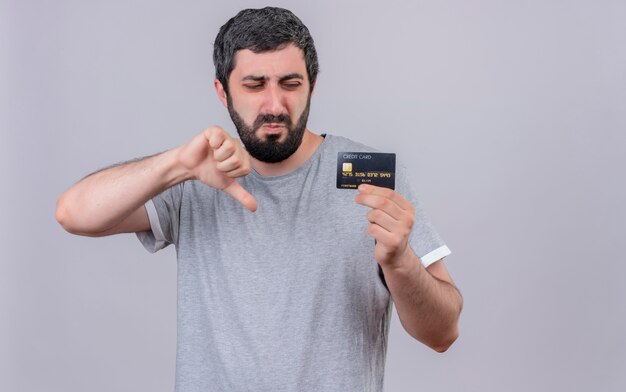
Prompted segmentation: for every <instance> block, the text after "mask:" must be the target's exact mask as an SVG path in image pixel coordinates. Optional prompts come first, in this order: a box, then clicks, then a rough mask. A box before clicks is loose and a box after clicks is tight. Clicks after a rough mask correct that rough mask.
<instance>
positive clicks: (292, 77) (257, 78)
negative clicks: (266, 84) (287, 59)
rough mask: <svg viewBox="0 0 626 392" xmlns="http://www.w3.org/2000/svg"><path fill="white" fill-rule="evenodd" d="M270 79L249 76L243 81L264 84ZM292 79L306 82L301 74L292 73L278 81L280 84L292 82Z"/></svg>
mask: <svg viewBox="0 0 626 392" xmlns="http://www.w3.org/2000/svg"><path fill="white" fill-rule="evenodd" d="M268 79H269V78H268V77H267V76H259V75H247V76H244V77H243V78H242V79H241V81H242V82H243V81H245V80H251V81H253V82H263V81H265V80H268ZM291 79H301V80H304V76H303V75H302V74H299V73H295V72H294V73H290V74H287V75H285V76H281V77H280V79H278V81H279V82H284V81H285V80H291Z"/></svg>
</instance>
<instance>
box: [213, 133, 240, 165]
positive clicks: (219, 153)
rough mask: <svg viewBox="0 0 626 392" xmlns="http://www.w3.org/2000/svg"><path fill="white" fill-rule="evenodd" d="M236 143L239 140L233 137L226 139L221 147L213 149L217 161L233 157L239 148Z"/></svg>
mask: <svg viewBox="0 0 626 392" xmlns="http://www.w3.org/2000/svg"><path fill="white" fill-rule="evenodd" d="M235 143H237V142H236V141H235V140H233V139H230V138H228V139H225V140H224V141H223V142H222V144H221V145H220V146H219V148H217V149H215V150H213V158H214V159H215V160H216V161H218V162H220V161H224V160H226V159H228V158H230V157H232V156H233V154H235V151H236V149H237V146H236V144H235Z"/></svg>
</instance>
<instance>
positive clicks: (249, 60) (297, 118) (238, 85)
mask: <svg viewBox="0 0 626 392" xmlns="http://www.w3.org/2000/svg"><path fill="white" fill-rule="evenodd" d="M213 57H214V62H215V67H216V80H215V89H216V91H217V94H218V96H219V98H220V100H221V101H222V103H223V104H224V106H225V107H226V108H227V109H228V111H229V113H230V115H231V118H232V120H233V122H234V124H235V126H236V128H237V131H238V133H239V136H240V138H241V142H242V143H243V145H244V146H245V149H244V148H243V147H242V145H241V144H240V143H239V141H238V140H236V139H233V138H232V137H231V136H230V135H229V134H228V133H226V132H225V131H224V130H223V129H222V128H220V127H217V126H212V127H209V128H207V129H206V130H204V131H203V132H202V133H200V134H198V135H197V136H195V137H194V138H193V139H192V140H190V141H189V142H188V143H186V144H184V145H182V146H180V147H177V148H173V149H171V150H169V151H166V152H164V153H161V154H158V155H155V156H152V157H148V158H145V159H141V160H138V161H133V162H129V163H125V164H121V165H118V166H115V167H112V168H109V169H106V170H103V171H100V172H97V173H95V174H92V175H90V176H88V177H86V178H84V179H83V180H81V181H80V182H79V183H77V184H75V185H74V186H72V187H71V188H70V189H69V190H67V191H66V192H65V193H64V194H63V195H61V197H60V198H59V201H58V205H57V220H58V221H59V222H60V223H61V225H63V227H64V228H65V229H66V230H68V231H69V232H71V233H75V234H80V235H87V236H105V235H111V234H115V233H132V232H136V233H137V235H138V237H139V239H140V240H141V241H142V243H143V244H144V246H145V247H146V248H147V249H148V250H150V251H152V252H154V251H156V250H158V249H161V248H163V247H165V246H167V245H169V244H175V246H176V250H177V258H178V349H177V367H176V390H177V391H208V390H219V391H242V390H250V391H380V390H381V389H382V385H383V373H384V361H385V354H386V344H387V334H388V328H389V320H390V311H391V302H390V297H391V298H393V302H394V303H395V304H396V308H397V311H398V314H399V316H400V320H401V321H402V325H403V326H404V328H405V329H406V330H407V332H408V333H409V334H411V336H413V337H414V338H416V339H418V340H419V341H421V342H423V343H425V344H426V345H428V346H430V347H432V348H433V349H435V350H437V351H445V350H446V349H447V348H448V347H449V346H450V345H451V344H452V342H453V341H454V340H455V339H456V337H457V335H458V332H457V322H458V317H459V313H460V311H461V304H462V300H461V296H460V295H459V292H458V290H457V289H456V288H455V286H454V284H453V283H452V280H451V278H450V276H449V274H448V272H447V270H446V268H445V266H444V264H443V261H442V258H443V257H445V256H446V255H448V254H449V250H448V248H447V247H446V246H445V245H444V244H443V242H442V241H441V239H440V238H439V237H438V235H437V234H436V233H435V231H434V230H433V229H432V227H431V226H430V224H429V223H428V221H427V220H426V219H425V218H424V216H423V214H422V212H421V210H420V209H419V207H418V205H417V204H416V203H417V200H416V199H415V196H414V195H413V193H412V192H411V190H410V188H409V185H408V183H407V179H406V174H405V173H404V171H403V170H402V168H399V169H398V172H397V179H396V191H392V190H390V189H386V188H379V187H375V186H364V185H362V186H361V187H359V189H358V191H357V192H355V191H350V190H342V189H337V188H336V187H335V174H336V171H335V170H336V162H337V161H336V159H337V153H338V152H339V151H372V150H371V149H370V148H368V147H366V146H364V145H361V144H358V143H355V142H352V141H350V140H348V139H345V138H341V137H337V136H332V135H317V134H315V133H313V132H311V131H310V130H308V129H307V128H306V123H307V117H308V114H309V105H310V100H311V96H312V93H313V91H314V87H315V81H316V76H317V72H318V63H317V55H316V52H315V47H314V45H313V39H312V38H311V36H310V34H309V31H308V29H307V28H306V27H305V26H304V25H303V24H302V22H301V21H300V20H299V19H298V18H297V17H296V16H295V15H293V14H292V13H291V12H289V11H287V10H284V9H280V8H269V7H268V8H264V9H260V10H244V11H241V12H240V13H239V14H237V15H236V16H235V17H234V18H232V19H231V20H229V21H228V22H227V23H226V24H225V25H224V26H222V28H221V29H220V31H219V34H218V36H217V38H216V41H215V48H214V56H213Z"/></svg>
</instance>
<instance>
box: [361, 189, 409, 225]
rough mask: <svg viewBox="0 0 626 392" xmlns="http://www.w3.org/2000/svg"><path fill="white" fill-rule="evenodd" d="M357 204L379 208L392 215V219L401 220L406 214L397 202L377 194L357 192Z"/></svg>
mask: <svg viewBox="0 0 626 392" xmlns="http://www.w3.org/2000/svg"><path fill="white" fill-rule="evenodd" d="M355 200H356V202H357V203H358V204H361V205H363V206H366V207H370V208H373V209H379V210H382V211H384V212H385V213H387V214H388V215H390V216H391V217H393V218H394V219H398V220H402V219H404V217H405V215H406V214H407V212H408V211H407V210H404V209H402V208H400V206H399V205H398V204H396V203H395V202H393V201H392V200H391V199H388V198H385V197H383V196H379V195H373V194H363V193H359V194H358V195H356V198H355Z"/></svg>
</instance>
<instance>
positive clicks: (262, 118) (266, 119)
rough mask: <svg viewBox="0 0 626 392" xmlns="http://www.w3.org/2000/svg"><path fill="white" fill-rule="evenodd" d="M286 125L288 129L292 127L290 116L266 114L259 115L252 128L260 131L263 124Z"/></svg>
mask: <svg viewBox="0 0 626 392" xmlns="http://www.w3.org/2000/svg"><path fill="white" fill-rule="evenodd" d="M272 123H273V124H285V126H286V127H287V128H289V127H291V125H292V124H291V117H290V116H289V115H288V114H284V113H283V114H279V115H274V114H269V113H264V114H259V115H258V116H257V118H256V120H254V125H253V126H252V128H253V129H258V128H260V127H261V125H263V124H272Z"/></svg>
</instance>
